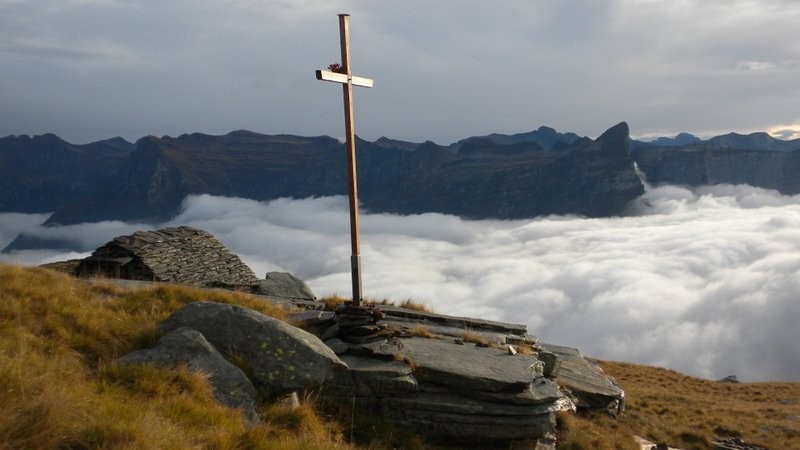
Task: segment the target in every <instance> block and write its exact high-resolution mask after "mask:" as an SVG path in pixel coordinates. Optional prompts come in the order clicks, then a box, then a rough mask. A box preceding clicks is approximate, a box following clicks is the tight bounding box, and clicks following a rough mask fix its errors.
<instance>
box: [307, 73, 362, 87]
mask: <svg viewBox="0 0 800 450" xmlns="http://www.w3.org/2000/svg"><path fill="white" fill-rule="evenodd" d="M317 79H318V80H322V81H332V82H334V83H342V84H347V83H348V82H350V84H352V85H353V86H361V87H366V88H371V87H372V85H373V84H374V81H373V80H370V79H369V78H362V77H357V76H355V75H347V74H346V73H339V72H331V71H330V70H317Z"/></svg>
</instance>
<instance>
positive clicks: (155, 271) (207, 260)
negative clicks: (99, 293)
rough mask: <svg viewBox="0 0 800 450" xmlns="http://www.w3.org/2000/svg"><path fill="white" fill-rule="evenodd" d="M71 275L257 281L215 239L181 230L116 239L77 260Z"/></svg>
mask: <svg viewBox="0 0 800 450" xmlns="http://www.w3.org/2000/svg"><path fill="white" fill-rule="evenodd" d="M75 272H76V275H78V276H98V275H99V276H105V277H109V278H121V279H127V280H144V281H163V282H168V283H181V284H188V285H195V286H204V285H215V284H217V285H220V284H221V285H235V286H253V285H257V284H258V282H259V280H258V279H257V278H256V276H255V274H254V273H253V271H252V270H251V269H250V268H249V267H247V265H245V264H244V263H243V262H242V260H241V259H239V257H238V256H236V255H235V254H233V253H231V252H230V251H229V250H228V249H227V248H225V246H224V245H222V244H221V243H220V242H219V241H218V240H217V239H216V238H214V236H212V235H211V234H210V233H208V232H206V231H203V230H199V229H197V228H192V227H186V226H182V227H175V228H164V229H161V230H157V231H137V232H136V233H134V234H132V235H130V236H119V237H116V238H114V239H112V240H111V241H110V242H108V243H107V244H105V245H104V246H102V247H100V248H98V249H97V250H95V251H94V252H92V255H91V256H89V257H87V258H85V259H83V260H81V262H80V264H79V265H78V267H77V268H76V270H75Z"/></svg>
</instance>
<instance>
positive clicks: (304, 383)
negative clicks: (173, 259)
mask: <svg viewBox="0 0 800 450" xmlns="http://www.w3.org/2000/svg"><path fill="white" fill-rule="evenodd" d="M180 327H189V328H193V329H195V330H197V331H200V332H201V333H203V336H205V337H206V339H208V341H209V342H211V343H212V344H213V345H214V346H215V347H216V348H217V350H219V351H220V352H221V353H222V354H223V355H225V356H226V358H228V359H233V358H235V359H237V360H239V361H243V362H244V363H245V364H246V365H247V367H248V368H249V369H250V370H249V371H248V372H249V374H250V375H251V378H252V379H253V382H254V383H255V385H256V388H258V389H260V390H261V392H262V394H263V395H264V396H265V397H267V398H273V397H275V396H278V395H282V394H287V393H290V392H293V391H297V390H302V389H307V388H311V387H314V386H318V385H320V384H322V383H323V382H325V381H327V380H328V379H330V378H331V377H333V371H334V370H336V369H341V368H346V367H347V365H346V364H345V363H344V362H342V360H341V359H339V357H338V356H336V354H335V353H334V352H333V350H331V349H330V348H329V347H328V346H327V345H325V344H324V343H323V342H322V341H320V340H319V338H317V337H316V336H314V335H313V334H311V333H308V332H306V331H303V330H301V329H299V328H296V327H293V326H291V325H289V324H287V323H284V322H281V321H280V320H277V319H273V318H272V317H268V316H265V315H264V314H261V313H259V312H256V311H253V310H251V309H248V308H243V307H241V306H236V305H229V304H225V303H215V302H197V303H190V304H188V305H186V306H184V307H183V308H181V309H179V310H178V311H175V312H174V313H173V314H172V315H171V316H169V317H168V318H167V319H166V320H164V321H163V322H162V323H161V325H159V330H160V331H161V332H162V333H168V332H170V331H172V330H174V329H176V328H180Z"/></svg>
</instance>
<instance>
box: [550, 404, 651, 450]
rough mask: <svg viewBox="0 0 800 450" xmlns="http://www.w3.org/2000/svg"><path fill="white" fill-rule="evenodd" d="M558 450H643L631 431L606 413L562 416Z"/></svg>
mask: <svg viewBox="0 0 800 450" xmlns="http://www.w3.org/2000/svg"><path fill="white" fill-rule="evenodd" d="M557 423H558V447H557V448H558V450H641V447H640V446H639V445H638V444H637V443H636V441H634V440H633V434H632V433H631V430H630V429H629V428H628V427H627V426H626V425H625V424H622V423H620V422H619V421H617V420H616V419H614V418H613V417H610V416H608V415H606V414H603V413H596V414H590V415H576V414H573V413H567V412H559V413H558V421H557Z"/></svg>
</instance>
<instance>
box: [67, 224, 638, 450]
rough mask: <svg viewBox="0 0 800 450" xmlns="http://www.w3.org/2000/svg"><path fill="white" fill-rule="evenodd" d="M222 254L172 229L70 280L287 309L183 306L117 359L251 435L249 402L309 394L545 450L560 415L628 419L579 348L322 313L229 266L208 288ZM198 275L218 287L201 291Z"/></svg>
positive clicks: (188, 232)
mask: <svg viewBox="0 0 800 450" xmlns="http://www.w3.org/2000/svg"><path fill="white" fill-rule="evenodd" d="M208 249H213V252H212V251H207V250H208ZM151 253H156V254H157V257H154V256H152V255H151ZM220 255H223V256H224V257H227V258H228V259H230V258H232V257H235V255H231V254H229V253H228V252H227V250H226V249H225V248H224V247H223V246H222V245H221V244H219V242H218V241H216V239H214V237H213V236H211V235H210V234H208V233H207V232H204V231H202V230H197V229H192V228H188V227H181V228H167V229H164V230H158V231H148V232H138V233H134V234H133V235H130V236H120V237H117V238H115V239H114V240H112V241H111V242H109V243H108V244H106V245H105V246H103V247H101V248H100V249H98V250H97V251H96V252H95V253H94V254H93V255H92V256H89V257H87V258H85V259H84V260H82V261H77V262H75V263H74V264H72V265H71V267H72V266H74V267H73V268H72V269H70V270H72V271H73V272H72V273H73V274H80V275H81V276H83V277H86V276H90V275H92V273H98V272H97V271H95V272H91V271H86V272H81V270H80V268H81V267H84V269H85V268H87V267H94V268H95V269H96V268H97V267H99V266H98V265H99V264H104V265H105V266H103V267H104V270H102V271H101V273H102V275H103V280H104V281H109V280H114V279H119V278H122V279H123V280H120V281H121V282H123V284H127V283H141V282H150V283H152V282H163V281H168V282H172V283H181V284H190V285H195V286H197V285H200V286H209V285H211V286H214V287H215V288H219V287H224V288H229V289H244V288H246V289H249V291H250V292H252V293H254V295H256V296H257V298H260V299H262V300H263V301H265V302H271V303H274V304H277V305H280V306H283V307H286V308H288V309H289V310H290V311H293V313H292V314H291V315H290V316H289V318H288V323H287V322H283V321H280V320H277V319H274V318H271V317H268V316H265V315H263V314H261V313H259V312H256V311H254V310H252V309H248V308H245V307H242V306H239V305H233V304H224V303H216V302H211V301H198V302H194V303H189V304H187V305H185V306H183V307H182V308H180V309H178V310H177V311H175V312H173V313H172V315H170V316H169V317H168V318H166V319H165V320H163V321H162V322H161V323H160V325H159V326H158V333H159V334H160V340H159V341H158V342H157V344H156V345H155V346H153V347H152V348H145V349H139V350H136V351H134V352H131V353H129V354H127V355H125V356H123V357H122V358H120V363H123V364H152V365H156V366H159V367H166V368H178V367H184V368H186V369H187V370H189V371H192V372H201V373H204V374H206V375H207V376H208V380H209V383H210V385H211V388H212V391H213V393H214V396H215V398H216V399H217V400H218V401H219V402H220V403H221V404H224V405H226V406H229V407H231V408H236V409H239V410H241V412H242V414H244V417H245V418H246V419H247V421H248V423H250V424H253V423H256V422H257V421H258V420H259V417H258V413H257V408H256V407H257V404H258V402H260V401H267V402H275V401H281V399H282V398H283V397H285V396H286V395H287V394H288V395H294V396H296V393H297V392H303V391H314V392H315V393H316V395H317V396H318V398H321V399H323V400H325V401H327V402H329V403H330V404H333V405H336V404H339V405H341V407H342V408H345V409H346V410H347V411H349V412H350V413H355V414H357V415H360V416H368V417H379V418H381V419H382V420H383V421H385V422H389V423H392V424H394V425H397V426H399V427H402V428H404V429H407V430H409V431H412V432H414V433H417V434H419V435H421V436H424V437H425V438H426V439H427V440H428V441H430V442H437V443H441V444H446V445H458V446H459V447H475V448H508V447H509V446H511V445H513V446H515V447H516V448H536V449H540V450H545V449H552V448H553V446H552V443H553V439H554V436H555V434H554V433H555V424H556V413H557V412H559V411H566V410H574V409H575V408H581V409H590V410H599V411H604V412H607V413H610V414H617V413H618V412H620V411H622V410H623V408H624V392H623V391H622V389H621V388H620V387H619V386H618V385H617V384H616V383H615V382H614V381H613V380H612V379H610V378H607V377H605V376H604V375H603V373H602V371H601V370H600V369H599V368H598V367H597V366H596V365H594V364H592V363H591V362H589V361H587V360H586V359H584V358H583V357H582V356H581V354H580V352H578V350H576V349H571V348H567V347H559V346H554V345H548V344H539V343H538V341H537V339H536V337H534V336H532V335H530V334H528V330H527V328H526V327H525V326H524V325H520V324H510V323H503V322H497V321H490V320H482V319H475V318H469V317H457V316H449V315H444V314H437V313H433V312H428V311H424V310H415V309H406V308H401V307H396V306H392V305H380V306H377V305H370V304H366V305H353V304H350V303H344V304H339V305H338V306H336V307H335V308H334V310H333V311H331V310H330V308H331V305H329V304H326V303H325V302H322V301H318V300H317V299H316V296H315V295H314V294H313V292H311V289H310V288H309V287H308V286H307V285H306V284H305V283H304V282H302V280H299V279H297V278H296V277H294V276H292V275H291V274H288V273H269V274H267V276H266V277H265V279H263V280H259V279H251V278H250V277H254V276H253V275H252V272H251V271H250V270H249V268H247V267H246V266H244V265H243V264H241V261H239V260H238V258H236V259H235V260H233V265H234V266H236V267H238V269H237V270H236V271H235V272H236V273H234V274H229V277H230V276H233V277H234V280H238V282H230V279H229V280H228V281H229V282H225V281H226V280H225V279H219V278H215V277H217V276H218V275H219V274H220V271H219V270H217V269H216V268H215V265H214V263H215V262H217V263H218V262H219V261H220V258H221V256H220ZM237 261H238V262H237ZM226 264H227V263H226ZM240 264H241V267H240V266H239V265H240ZM76 268H77V270H76ZM142 274H145V275H147V276H144V277H142V276H141V275H142ZM170 274H172V275H170ZM176 274H177V275H180V276H177V275H176ZM206 276H209V277H212V278H211V281H213V283H202V282H199V280H201V279H202V278H203V277H206ZM237 276H240V277H243V280H244V281H246V283H242V282H241V281H242V280H239V279H238V278H236V277H237ZM128 280H131V281H128Z"/></svg>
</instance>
